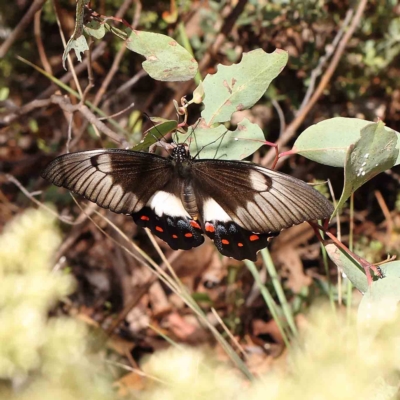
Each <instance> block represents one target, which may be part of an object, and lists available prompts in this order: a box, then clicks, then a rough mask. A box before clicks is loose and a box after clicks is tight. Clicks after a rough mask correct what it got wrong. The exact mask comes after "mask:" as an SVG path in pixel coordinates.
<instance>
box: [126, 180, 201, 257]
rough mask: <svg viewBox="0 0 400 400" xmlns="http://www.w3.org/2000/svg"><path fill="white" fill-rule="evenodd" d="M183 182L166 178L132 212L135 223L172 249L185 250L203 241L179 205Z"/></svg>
mask: <svg viewBox="0 0 400 400" xmlns="http://www.w3.org/2000/svg"><path fill="white" fill-rule="evenodd" d="M183 185H184V181H183V180H182V179H179V178H176V179H174V180H170V181H169V182H168V184H166V185H165V186H164V187H163V188H162V190H158V191H156V192H155V193H154V194H153V195H152V196H151V198H150V199H149V201H148V202H147V204H146V207H144V208H143V209H141V210H140V211H139V212H137V213H134V214H133V215H132V217H133V220H134V221H135V222H136V223H137V224H138V225H139V226H142V227H146V228H149V229H150V230H151V231H152V232H153V233H154V234H155V235H157V236H158V237H159V238H161V239H162V240H164V241H165V242H167V243H168V244H169V245H170V247H171V248H172V249H174V250H177V249H182V250H189V249H191V248H192V247H197V246H200V245H201V244H202V243H203V242H204V237H203V235H202V233H203V231H202V229H201V226H200V224H199V223H198V222H196V221H195V220H194V219H193V218H192V217H191V216H190V215H189V213H188V212H187V211H186V209H185V207H184V206H183V204H182V200H181V197H180V193H181V191H182V188H183Z"/></svg>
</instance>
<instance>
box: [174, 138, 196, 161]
mask: <svg viewBox="0 0 400 400" xmlns="http://www.w3.org/2000/svg"><path fill="white" fill-rule="evenodd" d="M171 158H172V159H173V160H174V161H175V162H176V163H177V164H181V163H184V162H185V161H189V160H191V159H192V157H191V156H190V151H189V146H188V145H187V144H186V143H179V144H177V145H176V147H175V148H174V149H173V150H172V153H171Z"/></svg>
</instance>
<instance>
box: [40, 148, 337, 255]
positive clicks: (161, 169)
mask: <svg viewBox="0 0 400 400" xmlns="http://www.w3.org/2000/svg"><path fill="white" fill-rule="evenodd" d="M42 177H43V178H45V179H47V180H49V181H51V182H52V183H53V184H55V185H56V186H62V187H65V188H67V189H69V190H70V191H72V192H74V193H77V194H80V195H82V196H84V197H85V198H87V199H88V200H90V201H92V202H94V203H96V204H98V205H99V206H100V207H103V208H106V209H110V210H111V211H114V212H116V213H123V214H127V215H131V216H132V218H133V220H134V221H135V223H136V224H137V225H139V226H141V227H144V228H149V229H150V230H151V232H153V233H154V234H155V235H156V236H158V237H159V238H161V239H162V240H164V241H165V242H167V243H168V245H169V246H170V247H171V248H172V249H174V250H177V249H183V250H189V249H191V248H193V247H197V246H200V245H201V244H202V243H203V242H204V234H205V235H207V236H208V237H210V238H211V239H212V240H213V241H214V244H215V246H216V247H217V249H218V251H219V252H220V253H222V254H223V255H224V256H227V257H232V258H235V259H237V260H243V259H249V260H253V261H255V260H256V258H257V252H258V251H259V250H261V249H263V248H265V247H267V245H268V242H269V241H270V239H271V238H272V237H274V236H277V235H278V234H279V232H280V231H281V230H282V229H285V228H288V227H290V226H293V225H296V224H300V223H302V222H304V221H311V220H317V219H325V218H328V217H329V216H330V215H331V214H332V212H333V206H332V204H331V203H330V202H329V201H328V200H327V199H326V198H325V197H324V196H323V195H321V194H320V193H319V192H317V191H316V190H315V189H313V188H312V187H310V186H309V185H307V184H306V183H305V182H303V181H301V180H299V179H296V178H293V177H291V176H289V175H286V174H284V173H282V172H277V171H274V170H270V169H267V168H264V167H261V166H259V165H257V164H252V163H248V162H243V161H228V160H218V159H199V158H196V157H192V156H191V155H190V152H189V149H188V147H187V145H186V144H177V145H176V146H175V147H174V148H173V150H172V152H171V154H170V156H169V157H168V158H165V157H161V156H158V155H156V154H152V153H144V152H137V151H133V150H120V149H109V150H103V149H100V150H90V151H82V152H76V153H68V154H64V155H62V156H59V157H57V158H56V159H54V160H53V161H52V162H51V163H50V164H49V165H48V166H47V168H46V169H45V170H44V171H43V173H42Z"/></svg>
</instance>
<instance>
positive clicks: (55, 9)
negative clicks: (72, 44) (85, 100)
mask: <svg viewBox="0 0 400 400" xmlns="http://www.w3.org/2000/svg"><path fill="white" fill-rule="evenodd" d="M52 4H53V8H54V14H55V16H56V21H57V25H58V30H59V32H60V37H61V40H62V43H63V46H64V49H65V48H66V47H67V41H66V40H65V35H64V32H63V30H62V27H61V22H60V18H59V16H58V8H59V7H58V6H57V0H52ZM67 59H68V65H69V70H70V71H71V73H72V77H73V79H74V82H75V85H76V88H77V89H78V92H79V96H80V97H81V98H82V97H83V93H82V88H81V85H80V83H79V80H78V76H77V75H76V71H75V68H74V64H73V62H72V58H71V56H70V54H69V53H68V55H67Z"/></svg>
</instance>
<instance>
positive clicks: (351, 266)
mask: <svg viewBox="0 0 400 400" xmlns="http://www.w3.org/2000/svg"><path fill="white" fill-rule="evenodd" d="M325 249H326V252H327V253H328V256H329V258H330V259H331V261H332V262H333V263H334V264H335V265H336V266H337V267H338V268H339V269H340V270H342V271H343V272H344V273H345V274H346V276H347V278H348V279H349V280H350V282H351V283H352V284H353V286H355V287H356V288H357V289H358V290H359V291H360V292H361V293H365V292H366V291H367V290H368V281H367V277H366V275H365V273H364V269H363V268H362V267H361V266H360V265H359V264H358V263H357V261H355V260H354V259H353V258H352V257H350V255H349V254H348V253H346V252H344V251H343V250H342V249H339V248H338V247H337V246H336V245H335V244H333V243H330V244H327V245H326V246H325Z"/></svg>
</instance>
